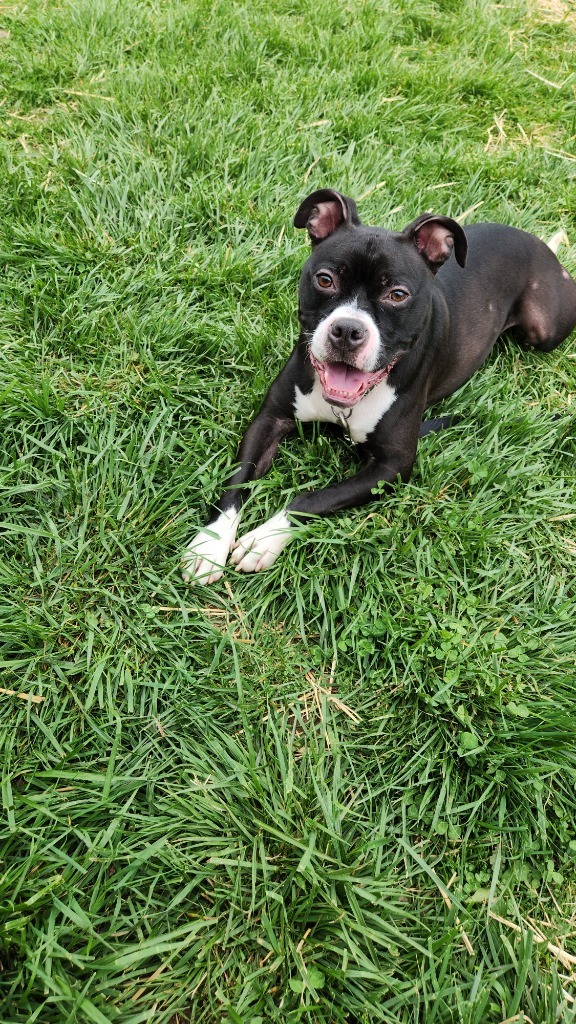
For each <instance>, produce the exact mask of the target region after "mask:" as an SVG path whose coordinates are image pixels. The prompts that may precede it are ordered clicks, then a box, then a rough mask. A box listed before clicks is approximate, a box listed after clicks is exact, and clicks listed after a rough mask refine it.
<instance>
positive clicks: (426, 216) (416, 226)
mask: <svg viewBox="0 0 576 1024" xmlns="http://www.w3.org/2000/svg"><path fill="white" fill-rule="evenodd" d="M402 234H403V235H405V236H406V238H409V239H410V240H411V241H412V242H413V244H414V245H415V247H416V249H417V250H418V252H419V253H420V255H421V256H423V257H424V259H425V260H426V262H427V264H428V266H429V267H430V270H431V271H432V272H433V273H434V274H435V273H436V271H437V270H439V269H440V267H441V266H442V264H443V263H445V262H446V260H447V259H448V257H449V256H450V254H451V253H452V250H454V255H455V256H456V259H457V261H458V263H459V264H460V266H461V267H463V266H465V264H466V253H467V251H468V242H467V241H466V235H465V234H464V231H463V230H462V228H461V227H460V225H459V224H458V221H455V220H452V218H451V217H437V216H436V215H435V214H433V213H423V214H421V215H420V217H417V218H416V220H413V221H412V223H411V224H409V225H408V227H406V228H404V231H403V232H402Z"/></svg>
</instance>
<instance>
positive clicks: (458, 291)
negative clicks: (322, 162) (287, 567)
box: [182, 188, 576, 583]
mask: <svg viewBox="0 0 576 1024" xmlns="http://www.w3.org/2000/svg"><path fill="white" fill-rule="evenodd" d="M294 224H295V225H296V227H297V228H304V227H305V228H306V229H307V231H308V234H309V236H310V240H311V242H312V253H311V255H310V257H309V259H308V260H307V262H306V263H305V265H304V269H303V271H302V276H301V279H300V291H299V312H298V316H299V320H300V325H301V332H300V337H299V340H298V344H297V345H296V347H295V349H294V351H293V352H292V355H291V356H290V358H289V360H288V362H287V363H286V365H285V367H284V369H283V370H281V372H280V373H279V375H278V377H277V378H276V380H275V381H274V382H273V384H272V386H271V387H270V389H269V391H268V393H267V395H266V398H265V399H264V403H263V405H262V408H261V410H260V412H259V413H258V415H257V416H256V418H255V420H254V421H253V422H252V424H251V425H250V426H249V428H248V430H247V431H246V434H245V436H244V438H243V440H242V443H241V445H240V449H239V451H238V455H237V460H236V462H237V468H236V471H235V472H234V474H233V475H232V477H231V479H230V481H229V484H228V486H227V488H226V490H225V491H224V494H223V495H222V497H221V498H220V501H219V502H218V504H217V506H216V508H215V510H214V514H213V516H212V518H211V519H210V521H209V523H208V525H207V526H206V527H205V528H204V529H203V530H200V532H199V533H198V534H197V535H196V536H195V537H194V539H193V540H192V541H191V542H190V544H189V545H188V547H187V548H186V551H185V553H184V556H183V559H182V566H183V575H184V579H185V580H187V581H190V580H199V581H200V582H203V583H212V582H214V581H215V580H217V579H219V578H220V576H221V575H222V571H223V566H224V565H225V563H226V559H227V557H228V554H229V552H230V551H231V552H232V561H233V562H234V563H235V564H236V568H237V569H239V570H242V572H258V571H259V570H260V569H267V568H268V567H269V566H271V565H272V563H273V562H274V561H275V560H276V558H277V557H278V555H279V554H280V552H281V551H282V549H283V548H284V547H285V546H286V544H287V543H288V541H289V540H290V539H291V536H292V535H293V533H294V527H295V525H297V524H298V523H301V522H303V521H306V519H307V517H309V516H314V515H327V514H328V513H330V512H335V511H337V510H338V509H343V508H349V507H351V506H354V505H362V504H363V503H365V502H368V501H370V500H372V499H373V494H372V491H373V488H375V487H376V485H377V484H379V483H381V482H388V483H391V482H393V481H395V480H396V479H397V478H398V476H400V477H401V478H402V480H408V478H409V477H410V473H411V471H412V467H413V465H414V460H415V457H416V447H417V444H418V437H419V434H420V433H422V432H425V430H426V428H423V429H421V424H422V416H423V413H424V411H425V410H426V409H427V408H428V407H429V406H431V405H434V404H435V403H436V402H439V401H440V399H442V398H445V397H446V396H447V395H450V394H452V392H453V391H456V389H457V388H459V387H460V386H461V385H462V384H463V383H464V382H465V381H466V380H468V378H469V377H470V376H471V375H472V374H473V373H474V371H475V370H476V369H477V368H478V367H479V366H480V365H481V364H482V363H483V362H484V360H485V359H486V357H487V355H488V353H489V352H490V350H491V348H492V346H493V345H494V343H495V341H496V340H497V338H498V337H499V336H500V335H501V334H502V332H503V331H507V330H514V331H515V333H517V334H518V336H519V337H520V339H521V340H523V341H524V342H525V343H526V344H528V345H530V346H532V347H533V348H536V349H540V350H542V351H545V352H548V351H550V350H551V349H553V348H555V347H556V346H557V345H559V344H560V342H562V341H564V339H565V338H567V337H568V335H569V334H570V332H571V331H572V330H573V328H574V326H576V282H575V281H574V280H573V279H572V277H571V276H570V274H569V273H568V272H567V271H566V270H564V269H563V267H562V266H561V264H560V263H559V262H558V260H557V259H556V256H555V255H554V253H553V251H552V250H551V248H549V247H548V246H547V245H545V243H544V242H542V241H540V240H539V239H538V238H536V237H534V236H533V235H530V234H527V233H526V232H524V231H519V230H517V229H516V228H511V227H505V226H503V225H500V224H476V225H474V226H473V227H470V228H467V229H466V230H464V229H463V228H461V227H460V225H459V224H458V223H457V222H456V221H455V220H451V219H450V218H449V217H440V216H435V215H433V214H430V213H424V214H422V215H421V216H420V217H418V218H417V219H416V220H414V221H412V223H411V224H408V226H407V227H406V228H404V230H403V231H400V232H394V231H387V230H386V229H384V228H373V227H366V226H365V225H363V224H361V223H360V220H359V218H358V213H357V210H356V204H355V203H354V201H353V200H352V199H348V198H347V197H346V196H343V195H341V194H340V193H339V192H336V191H334V190H333V189H328V188H327V189H320V190H319V191H317V192H313V193H312V194H311V195H309V196H308V198H307V199H305V200H304V202H303V203H302V205H301V206H300V208H299V209H298V212H297V213H296V217H295V219H294ZM452 254H453V255H454V257H455V258H451V257H452ZM296 420H301V421H304V422H307V421H309V420H322V421H325V422H328V423H336V424H337V423H340V424H342V426H343V427H345V429H346V431H347V432H348V433H349V435H350V437H351V438H352V440H353V441H355V442H356V443H358V444H360V445H361V446H362V449H363V452H364V454H365V455H366V462H365V464H364V466H363V468H362V469H360V470H359V472H358V473H356V474H355V475H354V476H352V477H350V478H349V479H346V480H342V481H340V482H339V483H337V484H333V485H332V486H331V487H325V488H322V489H321V490H317V491H310V492H305V493H303V494H299V495H297V496H296V497H295V498H294V500H293V501H291V502H290V504H289V505H288V506H287V507H286V508H283V509H282V510H281V511H280V512H278V514H277V515H275V516H273V517H272V519H269V520H268V521H267V522H265V523H263V524H262V525H261V526H259V527H258V528H257V529H255V530H252V531H251V532H250V533H247V534H246V535H245V536H243V537H241V538H240V539H239V540H236V532H237V529H238V524H239V522H240V513H241V508H242V502H243V498H244V490H243V485H244V484H246V483H248V482H249V481H251V480H256V479H258V478H259V477H261V476H262V475H263V474H264V473H265V472H266V471H267V469H268V468H269V467H270V464H271V462H272V459H273V458H274V455H275V454H276V450H277V448H278V445H279V443H280V441H281V440H282V438H283V437H285V436H286V435H287V434H288V433H289V432H290V431H291V430H292V429H293V428H294V426H295V421H296Z"/></svg>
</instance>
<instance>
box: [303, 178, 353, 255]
mask: <svg viewBox="0 0 576 1024" xmlns="http://www.w3.org/2000/svg"><path fill="white" fill-rule="evenodd" d="M359 223H360V218H359V216H358V211H357V209H356V203H355V202H354V200H353V199H349V198H348V196H343V195H342V194H341V192H336V191H335V189H333V188H319V189H318V190H317V191H316V192H311V193H310V195H309V196H308V197H307V198H306V199H305V200H304V202H303V203H301V204H300V206H299V207H298V210H297V211H296V216H295V217H294V227H296V228H306V229H307V231H308V234H309V235H310V241H311V242H312V245H317V244H318V242H321V241H322V240H323V239H324V238H328V236H329V235H333V234H334V232H335V231H337V230H338V228H339V227H342V225H344V224H347V225H353V226H355V225H357V224H359Z"/></svg>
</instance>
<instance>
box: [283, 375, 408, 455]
mask: <svg viewBox="0 0 576 1024" xmlns="http://www.w3.org/2000/svg"><path fill="white" fill-rule="evenodd" d="M395 401H396V392H395V390H394V388H392V387H390V385H389V383H388V381H387V380H381V381H380V383H379V384H376V386H375V387H373V388H372V390H371V391H369V392H368V394H367V395H364V397H363V398H361V399H360V401H359V402H357V403H356V405H353V406H352V409H351V410H350V409H336V406H332V405H330V404H329V403H328V402H327V401H326V399H325V398H324V397H323V395H322V385H321V383H320V379H319V377H318V376H316V379H315V381H314V387H313V388H312V391H311V392H310V394H308V395H304V394H303V393H302V391H300V388H299V387H298V386H297V385H296V388H295V395H294V415H295V417H296V419H297V420H301V421H302V423H309V422H310V421H311V420H320V422H321V423H342V422H343V419H344V421H345V423H346V430H348V431H349V432H350V437H351V438H352V440H353V441H354V442H355V444H362V442H364V441H365V440H366V438H367V437H368V434H370V433H371V432H372V431H373V430H374V427H375V426H376V424H377V423H378V421H379V420H380V419H381V418H382V416H383V415H384V413H385V412H387V411H388V409H389V408H390V407H391V406H392V405H393V404H394V402H395ZM335 409H336V411H334V410H335Z"/></svg>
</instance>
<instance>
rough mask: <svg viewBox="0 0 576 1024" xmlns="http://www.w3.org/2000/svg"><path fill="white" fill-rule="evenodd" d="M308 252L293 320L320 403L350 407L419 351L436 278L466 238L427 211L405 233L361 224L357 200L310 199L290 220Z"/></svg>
mask: <svg viewBox="0 0 576 1024" xmlns="http://www.w3.org/2000/svg"><path fill="white" fill-rule="evenodd" d="M294 224H295V226H296V227H297V228H306V229H307V231H308V234H309V236H310V241H311V243H312V253H311V255H310V258H309V259H308V260H307V261H306V263H305V265H304V268H303V270H302V277H301V279H300V290H299V309H298V316H299V319H300V323H301V326H302V330H303V332H304V334H305V336H306V337H307V340H308V346H309V355H310V360H311V362H312V365H313V366H314V368H315V370H316V372H317V374H318V376H319V377H320V381H321V384H322V392H323V395H324V398H325V399H326V401H328V402H330V403H331V404H332V405H339V406H344V407H350V406H353V405H355V404H356V402H358V401H359V400H360V399H361V398H362V396H363V395H365V394H366V393H367V392H368V391H369V390H370V389H371V388H372V387H374V385H375V384H377V383H378V382H379V381H381V380H384V379H385V378H386V377H387V376H388V374H389V373H390V371H391V370H392V368H393V367H394V366H395V365H396V363H397V362H398V360H399V359H401V358H402V356H403V355H404V354H405V353H406V352H407V351H408V350H409V349H410V348H412V346H413V345H415V344H416V342H417V340H418V338H419V337H420V335H421V333H422V331H423V330H424V328H425V326H426V324H427V322H428V320H429V317H430V311H431V302H432V295H433V289H434V275H435V274H436V272H437V271H438V270H439V269H440V267H441V266H442V264H443V263H445V262H446V260H447V259H448V258H449V256H450V255H451V253H452V251H454V254H455V256H456V259H457V261H458V263H459V264H460V266H462V267H463V266H464V264H465V261H466V248H467V243H466V236H465V235H464V232H463V230H462V228H461V227H460V225H459V224H458V223H457V222H456V221H454V220H451V219H450V218H449V217H438V216H435V215H434V214H431V213H424V214H422V215H421V216H420V217H418V218H417V219H416V220H414V221H412V223H411V224H408V226H407V227H405V228H404V230H403V231H401V232H393V231H387V230H385V229H384V228H372V227H366V226H364V225H362V224H361V222H360V219H359V217H358V212H357V210H356V204H355V202H354V200H352V199H348V198H347V197H346V196H343V195H341V193H340V192H336V191H334V190H333V189H319V190H318V191H317V192H312V194H311V195H309V196H308V197H307V199H305V200H304V202H303V203H302V204H301V206H300V207H299V209H298V211H297V213H296V216H295V218H294Z"/></svg>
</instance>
